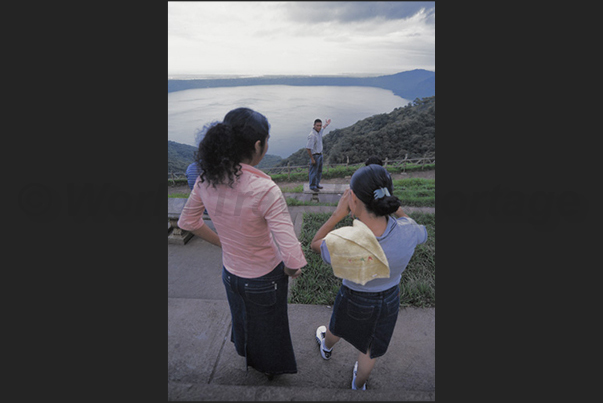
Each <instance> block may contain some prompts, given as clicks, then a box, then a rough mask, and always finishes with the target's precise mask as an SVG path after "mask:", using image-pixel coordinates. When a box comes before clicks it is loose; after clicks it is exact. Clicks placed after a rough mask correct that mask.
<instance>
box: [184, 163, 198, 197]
mask: <svg viewBox="0 0 603 403" xmlns="http://www.w3.org/2000/svg"><path fill="white" fill-rule="evenodd" d="M200 173H201V170H200V169H199V165H198V164H197V163H196V162H193V163H192V164H190V165H189V166H188V167H187V168H186V179H187V181H188V187H189V188H190V189H191V191H192V190H193V186H195V181H196V180H197V178H198V177H199V174H200Z"/></svg>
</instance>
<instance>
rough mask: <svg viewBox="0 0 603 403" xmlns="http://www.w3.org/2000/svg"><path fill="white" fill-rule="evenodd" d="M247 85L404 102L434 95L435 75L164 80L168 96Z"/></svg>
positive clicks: (415, 72)
mask: <svg viewBox="0 0 603 403" xmlns="http://www.w3.org/2000/svg"><path fill="white" fill-rule="evenodd" d="M248 85H293V86H317V85H330V86H346V87H347V86H360V87H377V88H384V89H386V90H390V91H392V92H393V93H394V94H395V95H397V96H400V97H402V98H404V99H408V100H413V99H415V98H423V97H430V96H432V95H435V72H433V71H428V70H422V69H416V70H410V71H403V72H401V73H397V74H392V75H387V76H379V77H338V76H264V77H248V78H224V79H194V80H168V93H169V92H174V91H182V90H188V89H193V88H214V87H240V86H248Z"/></svg>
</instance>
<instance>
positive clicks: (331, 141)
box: [278, 96, 435, 166]
mask: <svg viewBox="0 0 603 403" xmlns="http://www.w3.org/2000/svg"><path fill="white" fill-rule="evenodd" d="M426 153H432V154H434V153H435V96H432V97H429V98H423V99H420V100H419V99H416V100H415V102H413V104H408V105H406V106H404V107H400V108H396V109H394V110H393V111H392V112H390V113H383V114H379V115H374V116H371V117H369V118H366V119H363V120H360V121H358V122H356V123H355V124H353V125H352V126H348V127H346V128H343V129H336V130H333V131H331V132H330V133H328V134H326V135H325V136H324V139H323V158H324V161H325V163H332V164H337V163H345V162H346V160H347V157H349V158H350V162H360V161H365V160H366V159H367V158H368V157H370V156H371V155H377V156H379V157H380V158H382V159H385V158H389V159H390V160H391V159H403V158H404V155H405V154H408V158H417V157H422V156H423V155H424V154H426ZM287 163H291V166H300V165H307V164H308V154H307V152H306V149H305V148H300V149H299V150H298V151H296V152H295V153H293V154H291V155H290V156H289V157H287V158H285V159H283V160H282V161H281V162H280V163H279V164H278V166H286V165H287Z"/></svg>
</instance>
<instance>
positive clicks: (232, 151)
mask: <svg viewBox="0 0 603 403" xmlns="http://www.w3.org/2000/svg"><path fill="white" fill-rule="evenodd" d="M269 131H270V124H269V123H268V119H266V117H265V116H264V115H262V114H261V113H258V112H256V111H254V110H252V109H249V108H237V109H233V110H232V111H230V112H228V113H227V114H226V116H224V120H223V121H222V122H219V123H214V124H212V125H211V126H209V128H208V129H207V132H206V134H205V137H203V140H201V142H200V143H199V149H198V151H197V152H196V153H195V161H196V162H197V164H198V165H199V166H200V167H201V175H200V177H201V182H205V181H206V180H207V181H209V183H210V184H211V185H212V186H213V187H214V188H215V187H216V185H220V184H228V185H229V186H230V187H232V185H233V184H234V182H235V180H236V179H238V178H239V177H240V176H241V161H242V160H245V159H250V158H252V156H253V152H254V151H255V143H256V141H258V140H259V141H260V145H261V146H262V149H263V148H264V147H265V146H266V139H267V137H268V133H269Z"/></svg>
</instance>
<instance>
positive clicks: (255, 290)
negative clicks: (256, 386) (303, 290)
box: [222, 262, 297, 375]
mask: <svg viewBox="0 0 603 403" xmlns="http://www.w3.org/2000/svg"><path fill="white" fill-rule="evenodd" d="M283 270H284V264H283V263H282V262H281V263H280V264H279V265H278V266H276V268H275V269H274V270H273V271H272V272H270V273H268V274H266V275H265V276H262V277H258V278H243V277H238V276H235V275H234V274H232V273H230V272H229V271H228V270H226V268H223V270H222V282H223V283H224V287H225V288H226V296H227V297H228V304H229V305H230V313H231V315H232V331H231V335H230V340H231V341H232V342H233V343H234V345H235V348H236V350H237V353H238V354H239V355H240V356H243V357H246V359H247V366H250V367H252V368H255V369H256V370H258V371H260V372H264V373H267V374H273V375H278V374H294V373H297V363H296V361H295V354H294V352H293V344H292V342H291V333H290V332H289V316H288V313H287V289H288V286H289V278H288V276H287V275H286V274H285V273H284V271H283Z"/></svg>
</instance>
